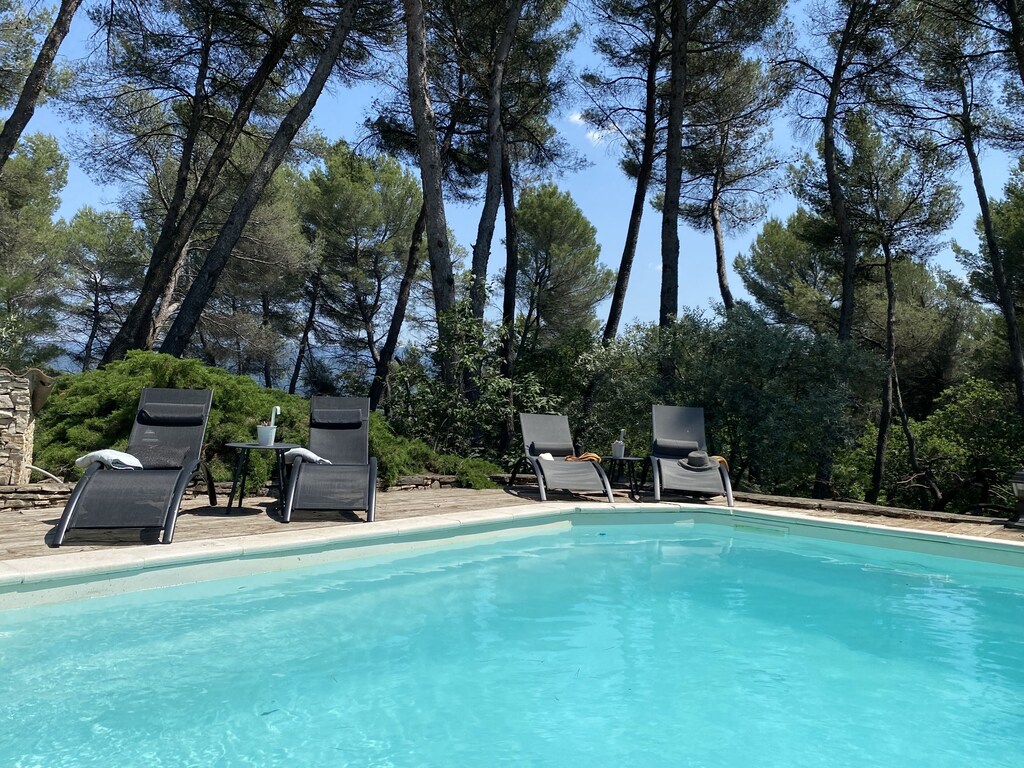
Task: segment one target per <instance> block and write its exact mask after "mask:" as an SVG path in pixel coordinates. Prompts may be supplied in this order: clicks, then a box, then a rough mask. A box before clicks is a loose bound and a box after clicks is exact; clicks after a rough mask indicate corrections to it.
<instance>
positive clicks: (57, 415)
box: [34, 352, 309, 483]
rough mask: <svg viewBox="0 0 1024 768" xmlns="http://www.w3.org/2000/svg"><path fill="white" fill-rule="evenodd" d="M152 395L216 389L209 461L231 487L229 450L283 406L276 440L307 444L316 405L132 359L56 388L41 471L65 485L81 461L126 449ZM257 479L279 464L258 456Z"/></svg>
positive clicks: (142, 355) (38, 456)
mask: <svg viewBox="0 0 1024 768" xmlns="http://www.w3.org/2000/svg"><path fill="white" fill-rule="evenodd" d="M145 387H179V388H183V389H212V390H213V408H212V410H211V412H210V420H209V423H208V425H207V428H206V441H205V445H204V450H203V458H204V459H205V460H206V461H207V462H209V464H210V466H211V468H212V469H213V475H214V478H215V479H216V480H219V481H226V480H230V479H231V475H232V472H233V470H234V465H235V460H236V454H235V452H234V451H233V450H231V449H228V448H225V447H224V446H225V444H226V443H232V442H246V441H252V440H255V439H256V425H257V424H259V423H260V422H261V421H263V420H265V419H268V418H270V411H271V408H273V406H275V405H279V406H281V414H280V415H279V416H278V417H277V426H278V431H277V439H278V440H279V441H281V442H290V443H299V444H303V445H304V444H305V443H306V440H307V438H308V436H309V404H308V402H307V401H306V400H304V399H303V398H301V397H298V396H296V395H289V394H287V393H285V392H281V391H279V390H273V389H265V388H263V387H261V386H260V385H259V384H257V383H256V382H255V381H253V380H252V379H251V378H249V377H248V376H236V375H235V374H232V373H228V372H227V371H224V370H221V369H220V368H211V367H208V366H205V365H203V364H202V363H201V362H199V361H198V360H181V359H179V358H176V357H172V356H170V355H161V354H157V353H155V352H129V353H128V357H127V358H126V359H125V360H122V361H120V362H116V363H111V364H110V365H108V366H107V367H106V368H103V369H101V370H96V371H88V372H86V373H78V374H69V375H65V376H61V377H60V378H59V379H58V380H57V384H56V386H55V387H54V391H53V393H52V394H51V395H50V399H49V401H48V402H47V404H46V407H45V408H44V409H43V410H42V412H41V413H40V414H39V420H38V421H37V423H36V430H37V431H36V440H35V448H34V451H35V454H34V455H35V463H36V464H38V465H39V466H40V467H42V468H43V469H46V470H47V471H49V472H53V473H54V474H57V475H63V476H64V477H77V476H79V475H80V474H81V470H79V469H77V468H75V465H74V463H75V459H76V458H78V457H79V456H82V455H83V454H86V453H89V452H90V451H95V450H99V449H102V448H120V449H123V448H124V447H125V446H126V445H127V442H128V435H129V433H130V432H131V428H132V424H133V423H134V421H135V412H136V408H137V407H138V402H139V396H140V395H141V394H142V390H143V389H144V388H145ZM250 458H251V462H250V466H251V468H252V469H251V473H250V477H251V478H252V480H253V481H254V482H257V483H259V482H265V481H266V479H267V478H268V477H269V474H270V468H271V463H272V456H271V454H270V452H268V451H253V452H252V456H251V457H250Z"/></svg>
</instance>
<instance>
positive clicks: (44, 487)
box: [0, 483, 71, 510]
mask: <svg viewBox="0 0 1024 768" xmlns="http://www.w3.org/2000/svg"><path fill="white" fill-rule="evenodd" d="M70 495H71V486H70V485H66V484H64V483H33V484H32V485H0V510H5V509H45V508H48V507H54V508H56V509H57V510H59V509H60V508H61V507H63V506H64V505H65V504H67V502H68V497H69V496H70Z"/></svg>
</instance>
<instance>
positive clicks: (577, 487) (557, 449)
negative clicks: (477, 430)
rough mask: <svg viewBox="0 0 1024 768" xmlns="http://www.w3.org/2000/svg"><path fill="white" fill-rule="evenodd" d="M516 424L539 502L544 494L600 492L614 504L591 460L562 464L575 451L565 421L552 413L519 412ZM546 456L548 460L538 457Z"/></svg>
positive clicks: (600, 471) (597, 466)
mask: <svg viewBox="0 0 1024 768" xmlns="http://www.w3.org/2000/svg"><path fill="white" fill-rule="evenodd" d="M519 425H520V427H521V428H522V432H523V448H524V450H525V451H526V461H527V462H528V463H529V464H530V468H531V469H532V470H533V474H534V475H535V476H536V478H537V487H538V488H539V489H540V500H541V501H547V498H548V497H547V491H548V490H549V489H558V490H564V491H592V492H598V493H604V494H605V495H606V496H607V497H608V501H609V502H614V498H613V497H612V487H611V484H610V483H609V482H608V476H607V475H606V474H605V472H604V469H602V468H601V465H600V464H597V463H596V462H592V461H578V462H573V461H566V460H565V459H566V457H568V456H575V455H576V449H575V448H574V446H573V442H572V433H571V432H570V431H569V420H568V419H567V418H566V417H565V416H563V415H561V414H555V413H520V414H519ZM542 453H550V454H551V456H552V459H551V460H548V459H541V458H539V456H540V454H542Z"/></svg>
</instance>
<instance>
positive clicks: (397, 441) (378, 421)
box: [370, 413, 435, 487]
mask: <svg viewBox="0 0 1024 768" xmlns="http://www.w3.org/2000/svg"><path fill="white" fill-rule="evenodd" d="M370 454H371V455H373V456H376V457H377V477H378V478H380V480H381V482H382V483H383V484H384V486H385V487H388V486H392V485H394V484H395V483H397V482H398V478H399V477H400V476H402V475H413V474H416V473H418V472H423V471H425V470H426V469H427V464H428V463H429V461H430V460H431V459H432V458H433V457H434V456H435V452H434V451H433V450H432V449H431V448H430V446H428V445H427V444H426V443H424V442H423V441H422V440H416V439H409V438H405V437H400V436H398V435H396V434H395V432H394V430H393V429H392V428H391V425H390V424H388V422H387V421H386V420H385V419H384V418H383V417H382V416H381V415H380V414H376V413H375V414H373V415H372V416H371V417H370Z"/></svg>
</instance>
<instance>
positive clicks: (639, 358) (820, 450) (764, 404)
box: [588, 304, 879, 495]
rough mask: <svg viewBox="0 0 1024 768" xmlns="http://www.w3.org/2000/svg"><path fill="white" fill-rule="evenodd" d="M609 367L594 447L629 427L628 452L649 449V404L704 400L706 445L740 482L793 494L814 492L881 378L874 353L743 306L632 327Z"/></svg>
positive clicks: (604, 367)
mask: <svg viewBox="0 0 1024 768" xmlns="http://www.w3.org/2000/svg"><path fill="white" fill-rule="evenodd" d="M666 358H667V359H669V360H671V374H670V375H668V376H666V375H665V372H664V370H663V368H662V365H661V364H660V363H659V360H663V359H666ZM602 370H603V372H604V377H603V379H602V381H601V384H600V387H599V389H598V393H597V404H596V406H595V414H596V423H595V424H594V425H593V426H592V438H591V439H590V440H589V441H588V447H591V446H596V447H597V448H598V449H600V450H607V448H605V447H604V446H609V447H610V445H611V442H612V440H614V439H615V438H616V437H617V436H618V431H619V430H620V429H625V430H626V445H627V450H628V451H629V452H631V453H639V454H641V455H642V454H644V453H646V452H647V450H648V449H649V446H650V420H651V415H650V414H651V405H652V404H656V403H664V404H669V405H690V406H700V407H703V408H704V414H705V420H706V428H707V437H708V450H709V451H710V452H711V453H717V454H721V455H723V456H725V457H726V458H727V459H728V460H729V464H730V467H731V468H732V477H733V482H734V484H735V485H736V487H738V488H747V489H752V490H759V491H763V492H767V493H777V494H786V495H809V494H810V492H811V490H812V486H813V483H814V478H815V474H816V472H817V470H818V468H819V464H820V463H821V462H822V460H823V459H827V458H828V456H829V446H836V447H839V446H843V445H846V444H850V443H852V441H853V440H854V439H855V437H856V436H857V434H858V432H859V427H860V424H861V423H862V417H861V412H860V411H859V404H860V403H862V402H863V401H864V400H865V399H866V398H868V397H871V396H872V395H873V393H874V392H875V390H876V388H877V382H878V380H879V370H878V367H877V362H876V361H875V359H874V358H872V357H871V356H869V355H865V354H863V353H860V352H858V351H857V350H856V349H852V348H850V347H849V346H848V345H842V344H840V343H838V342H836V341H834V340H832V339H831V338H827V337H814V336H809V335H806V334H801V333H798V332H796V331H794V330H793V329H787V328H785V327H779V326H774V325H770V324H768V323H766V322H765V320H764V319H763V318H761V317H760V316H758V315H757V314H755V313H754V312H752V311H751V310H750V309H749V307H746V306H744V305H742V304H739V305H737V307H736V308H735V309H734V310H733V311H731V312H730V313H729V314H728V316H727V317H725V318H724V319H718V320H717V321H715V320H711V319H708V318H706V317H703V316H700V315H696V314H692V313H691V314H686V315H683V317H681V318H680V319H679V321H678V322H677V323H676V324H675V325H673V326H671V327H669V328H658V327H656V326H653V325H641V326H633V327H631V328H630V329H629V330H628V331H627V333H626V334H625V335H624V336H623V337H622V338H621V339H619V340H617V341H616V342H615V343H614V344H613V345H612V346H611V347H610V348H609V350H608V354H607V357H606V359H605V360H604V361H603V365H602Z"/></svg>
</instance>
